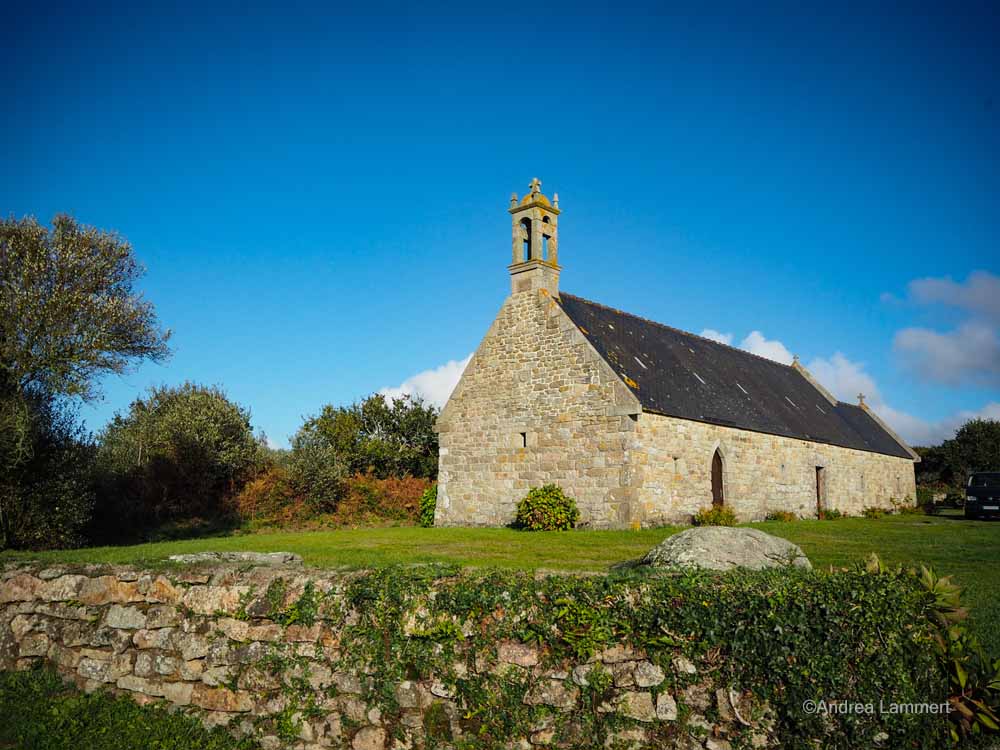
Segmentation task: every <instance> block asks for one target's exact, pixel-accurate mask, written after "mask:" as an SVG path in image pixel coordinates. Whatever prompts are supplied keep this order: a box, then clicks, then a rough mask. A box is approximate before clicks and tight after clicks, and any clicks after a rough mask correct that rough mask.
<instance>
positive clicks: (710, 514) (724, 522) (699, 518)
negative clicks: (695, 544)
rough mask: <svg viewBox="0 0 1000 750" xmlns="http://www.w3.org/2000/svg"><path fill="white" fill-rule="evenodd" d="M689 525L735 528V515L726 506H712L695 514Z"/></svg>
mask: <svg viewBox="0 0 1000 750" xmlns="http://www.w3.org/2000/svg"><path fill="white" fill-rule="evenodd" d="M691 523H692V525H694V526H735V525H736V514H735V513H733V509H732V508H730V507H728V506H726V505H712V506H710V507H708V508H702V509H701V510H699V511H698V512H697V513H695V514H694V516H693V517H692V518H691Z"/></svg>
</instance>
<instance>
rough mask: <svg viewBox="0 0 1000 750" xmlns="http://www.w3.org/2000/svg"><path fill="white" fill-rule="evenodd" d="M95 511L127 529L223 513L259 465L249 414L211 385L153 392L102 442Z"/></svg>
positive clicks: (106, 521)
mask: <svg viewBox="0 0 1000 750" xmlns="http://www.w3.org/2000/svg"><path fill="white" fill-rule="evenodd" d="M97 460H98V470H99V471H100V474H101V479H102V492H101V497H100V501H101V502H100V506H99V510H100V511H101V519H100V521H101V524H100V525H102V526H105V527H113V526H114V525H120V526H122V527H124V528H126V529H128V528H133V529H134V528H135V527H137V526H139V527H141V526H151V525H158V524H160V523H164V522H166V521H174V520H178V519H188V518H194V517H198V518H211V517H212V516H215V515H218V514H219V513H221V512H223V510H224V503H225V501H226V499H227V498H228V497H230V496H231V495H233V494H235V493H236V492H238V491H239V490H240V488H241V487H242V486H243V484H244V483H245V482H246V481H247V480H248V479H250V478H251V477H252V476H253V474H254V473H255V471H256V470H258V469H259V467H260V463H261V446H260V443H258V441H257V440H256V438H255V437H254V434H253V430H252V429H251V427H250V413H249V412H248V411H247V410H246V409H244V408H243V407H241V406H240V405H238V404H236V403H234V402H232V401H230V400H229V399H228V398H227V397H226V395H225V394H224V393H223V392H222V391H221V390H219V389H218V388H215V387H206V386H200V385H196V384H194V383H185V384H184V385H182V386H179V387H168V386H162V387H159V388H152V389H150V391H149V394H148V395H147V397H146V398H139V399H136V400H135V401H134V402H133V403H132V405H131V407H130V408H129V411H128V413H127V414H125V415H122V414H116V415H115V417H114V418H113V419H112V420H111V423H110V424H109V425H108V426H107V427H106V428H105V429H104V431H103V432H102V433H101V435H100V438H99V447H98V452H97Z"/></svg>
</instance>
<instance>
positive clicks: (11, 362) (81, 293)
mask: <svg viewBox="0 0 1000 750" xmlns="http://www.w3.org/2000/svg"><path fill="white" fill-rule="evenodd" d="M142 272H143V271H142V268H141V266H140V265H139V264H138V262H137V261H136V259H135V257H134V256H133V254H132V248H131V246H130V245H129V244H128V243H127V242H125V241H124V240H123V239H121V238H120V237H118V236H117V235H115V234H113V233H108V232H102V231H99V230H97V229H93V228H91V227H85V226H81V225H79V224H77V222H76V221H75V220H74V219H72V218H71V217H68V216H57V217H56V218H55V219H54V220H53V224H52V228H51V230H49V229H46V228H45V227H43V226H41V225H40V224H39V223H38V222H37V221H36V220H35V219H34V218H25V219H20V220H18V219H14V218H13V217H12V218H9V219H5V220H4V219H0V548H3V547H8V546H36V547H37V546H43V545H48V546H52V545H62V546H67V545H70V544H74V543H78V542H80V541H82V537H81V535H80V529H81V526H82V523H83V522H84V521H85V520H86V515H87V513H88V512H89V508H90V506H91V503H92V499H93V498H92V488H91V484H90V467H89V464H88V463H87V462H88V459H89V456H90V455H91V453H92V451H91V449H90V445H89V442H88V440H87V439H86V437H85V436H84V435H83V434H82V433H81V432H80V430H78V429H77V428H76V427H74V425H73V414H72V411H71V409H70V402H69V400H70V399H75V398H79V399H92V398H95V397H96V396H97V395H98V393H99V389H98V384H97V381H98V378H99V376H100V375H103V374H105V373H109V372H111V373H121V372H123V371H124V370H125V369H126V368H127V366H128V365H129V363H132V362H136V361H138V360H142V359H151V360H161V359H163V358H164V357H166V356H167V355H168V353H169V351H168V348H167V340H168V338H169V332H165V331H162V330H161V329H160V328H159V326H158V323H157V320H156V315H155V312H154V310H153V307H152V305H151V304H150V303H149V302H147V301H146V300H145V299H143V297H142V295H141V294H140V293H139V292H138V291H137V290H136V288H135V284H136V282H137V280H138V279H139V278H140V276H141V275H142Z"/></svg>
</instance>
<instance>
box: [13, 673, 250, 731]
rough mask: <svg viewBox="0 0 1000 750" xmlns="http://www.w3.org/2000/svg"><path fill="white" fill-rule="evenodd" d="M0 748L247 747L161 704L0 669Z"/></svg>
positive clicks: (48, 675)
mask: <svg viewBox="0 0 1000 750" xmlns="http://www.w3.org/2000/svg"><path fill="white" fill-rule="evenodd" d="M0 747H3V748H7V747H9V748H19V749H23V750H66V748H81V750H191V749H192V748H198V749H199V750H251V749H252V748H256V747H258V745H257V744H256V743H255V742H253V741H251V740H248V739H243V740H237V739H235V738H234V737H232V736H231V735H229V734H227V733H226V731H225V730H224V729H222V728H220V727H216V728H215V729H213V730H211V731H209V730H207V729H205V728H204V727H203V726H202V725H201V722H199V721H198V719H196V718H194V717H192V716H186V715H185V714H183V713H180V712H177V711H171V710H169V709H167V708H166V707H165V706H164V705H162V704H161V705H154V706H140V705H138V704H137V703H136V702H135V701H133V700H132V699H131V698H127V697H115V696H113V695H111V694H110V693H107V692H104V691H99V692H95V693H91V694H89V695H88V694H87V693H82V692H79V691H78V690H76V689H75V688H73V687H71V686H69V685H67V684H64V683H63V681H62V679H61V678H60V677H59V675H57V674H55V673H54V672H51V671H49V670H33V671H30V672H2V673H0Z"/></svg>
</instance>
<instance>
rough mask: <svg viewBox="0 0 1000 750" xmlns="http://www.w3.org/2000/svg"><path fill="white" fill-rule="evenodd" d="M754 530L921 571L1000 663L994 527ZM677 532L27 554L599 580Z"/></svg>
mask: <svg viewBox="0 0 1000 750" xmlns="http://www.w3.org/2000/svg"><path fill="white" fill-rule="evenodd" d="M753 525H754V526H755V527H756V528H759V529H761V530H763V531H766V532H768V533H770V534H774V535H776V536H780V537H784V538H786V539H789V540H791V541H793V542H795V543H796V544H798V545H799V546H800V547H802V549H803V550H804V551H805V553H806V554H807V555H808V556H809V559H810V560H812V562H813V565H815V566H818V567H826V566H829V565H835V566H846V565H850V564H851V563H853V562H855V561H859V560H863V559H864V558H865V557H867V556H868V554H869V553H871V552H878V554H879V555H880V556H881V557H882V558H883V559H884V560H886V561H887V562H890V563H897V562H899V563H906V564H915V563H920V562H923V563H925V564H927V565H930V566H931V567H933V568H934V569H935V570H936V571H937V572H938V573H939V574H942V575H952V576H954V578H955V580H956V581H957V582H958V583H959V584H961V585H962V586H964V587H965V588H966V601H967V604H968V605H969V606H970V607H971V609H972V613H973V615H972V617H973V624H974V626H975V628H976V630H977V631H978V632H979V634H980V636H981V637H982V639H983V640H984V641H985V642H988V643H989V644H990V646H991V649H992V650H993V652H994V653H1000V522H989V521H966V520H964V519H962V518H959V517H929V516H920V515H905V516H889V517H886V518H882V519H878V520H868V519H862V518H848V519H843V520H839V521H794V522H791V523H779V522H765V523H758V524H753ZM680 530H682V529H681V528H680V527H672V528H662V529H648V530H642V531H572V532H523V531H512V530H510V529H421V528H411V527H404V528H373V529H345V530H335V531H315V532H306V533H290V532H281V533H264V534H244V535H235V536H226V537H212V538H201V539H191V540H184V541H175V542H162V543H155V544H141V545H136V546H132V547H95V548H90V549H79V550H59V551H54V552H39V553H32V554H30V555H28V554H25V553H11V552H5V553H2V555H0V557H2V558H3V559H13V558H25V557H32V558H36V559H41V560H46V561H51V562H112V563H139V562H144V561H148V562H154V561H159V560H162V559H163V558H164V557H166V556H167V555H172V554H177V553H181V552H199V551H203V550H219V551H225V550H254V551H261V552H267V551H277V550H283V551H289V552H296V553H298V554H300V555H302V557H303V558H304V559H305V561H306V563H307V564H309V565H315V566H320V567H337V566H346V567H366V566H378V565H387V564H392V563H420V562H452V563H458V564H461V565H471V566H496V567H511V568H521V569H551V570H565V571H602V570H606V569H607V568H608V566H610V565H611V564H612V563H616V562H619V561H621V560H628V559H631V558H635V557H639V556H641V555H642V554H644V553H645V552H646V550H648V549H649V548H650V547H652V546H653V545H655V544H657V543H658V542H660V541H661V540H662V539H664V538H665V537H667V536H669V535H670V534H673V533H676V532H677V531H680Z"/></svg>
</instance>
